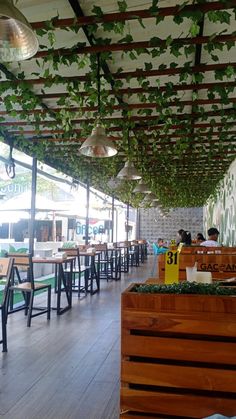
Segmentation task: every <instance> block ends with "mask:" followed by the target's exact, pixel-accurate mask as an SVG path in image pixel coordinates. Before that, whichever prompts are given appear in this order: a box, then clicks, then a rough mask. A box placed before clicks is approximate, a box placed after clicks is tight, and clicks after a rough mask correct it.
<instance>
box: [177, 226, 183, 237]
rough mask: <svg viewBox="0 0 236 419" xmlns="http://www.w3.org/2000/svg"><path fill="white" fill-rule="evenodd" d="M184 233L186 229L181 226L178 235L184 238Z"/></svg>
mask: <svg viewBox="0 0 236 419" xmlns="http://www.w3.org/2000/svg"><path fill="white" fill-rule="evenodd" d="M183 233H184V230H183V229H182V228H181V229H180V230H179V231H178V236H179V237H180V238H181V239H182V234H183Z"/></svg>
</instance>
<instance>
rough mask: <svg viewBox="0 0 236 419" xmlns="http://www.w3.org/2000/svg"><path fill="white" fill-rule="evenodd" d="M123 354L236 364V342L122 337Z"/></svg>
mask: <svg viewBox="0 0 236 419" xmlns="http://www.w3.org/2000/svg"><path fill="white" fill-rule="evenodd" d="M121 352H122V355H123V356H141V357H151V358H163V359H176V360H180V361H199V362H212V363H222V364H228V363H230V364H231V365H236V343H227V342H217V351H216V343H215V342H209V341H202V340H200V341H198V340H190V339H175V338H163V337H152V336H135V335H128V334H127V335H126V336H125V337H122V346H121Z"/></svg>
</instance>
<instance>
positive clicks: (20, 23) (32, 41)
mask: <svg viewBox="0 0 236 419" xmlns="http://www.w3.org/2000/svg"><path fill="white" fill-rule="evenodd" d="M38 46H39V44H38V39H37V37H36V35H35V33H34V31H33V29H32V27H31V25H30V24H29V22H28V21H27V20H26V18H25V16H24V15H23V14H22V13H21V12H20V11H19V10H18V9H17V8H16V7H15V6H14V4H13V0H0V61H4V62H9V61H22V60H26V59H27V58H31V57H33V56H34V55H35V54H36V52H37V51H38Z"/></svg>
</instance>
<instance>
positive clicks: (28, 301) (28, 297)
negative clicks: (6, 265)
mask: <svg viewBox="0 0 236 419" xmlns="http://www.w3.org/2000/svg"><path fill="white" fill-rule="evenodd" d="M8 256H10V257H13V259H14V263H13V278H12V283H11V285H10V287H9V293H10V298H12V299H13V296H14V291H21V292H22V294H23V297H24V304H23V305H22V306H20V307H16V308H14V307H10V310H9V305H8V314H11V313H15V312H16V311H19V310H23V309H24V310H25V315H26V316H27V326H28V327H30V326H31V319H32V317H36V316H39V315H41V314H47V319H48V320H49V319H50V313H51V285H50V284H44V283H42V282H35V281H34V274H33V262H32V256H31V255H28V254H18V253H9V254H8ZM20 270H21V271H24V272H26V278H25V279H24V280H23V279H22V277H21V275H20ZM16 277H17V280H18V281H17V282H18V283H15V278H16ZM43 290H47V306H46V307H38V306H37V307H34V305H33V304H34V296H35V294H36V293H37V292H38V291H43ZM33 310H37V313H33Z"/></svg>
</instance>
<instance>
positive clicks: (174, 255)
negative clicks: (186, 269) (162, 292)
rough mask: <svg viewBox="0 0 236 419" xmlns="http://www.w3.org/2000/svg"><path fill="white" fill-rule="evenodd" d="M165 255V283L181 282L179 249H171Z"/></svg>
mask: <svg viewBox="0 0 236 419" xmlns="http://www.w3.org/2000/svg"><path fill="white" fill-rule="evenodd" d="M165 256H166V257H165V284H173V283H174V282H179V250H170V251H169V252H166V255H165Z"/></svg>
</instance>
